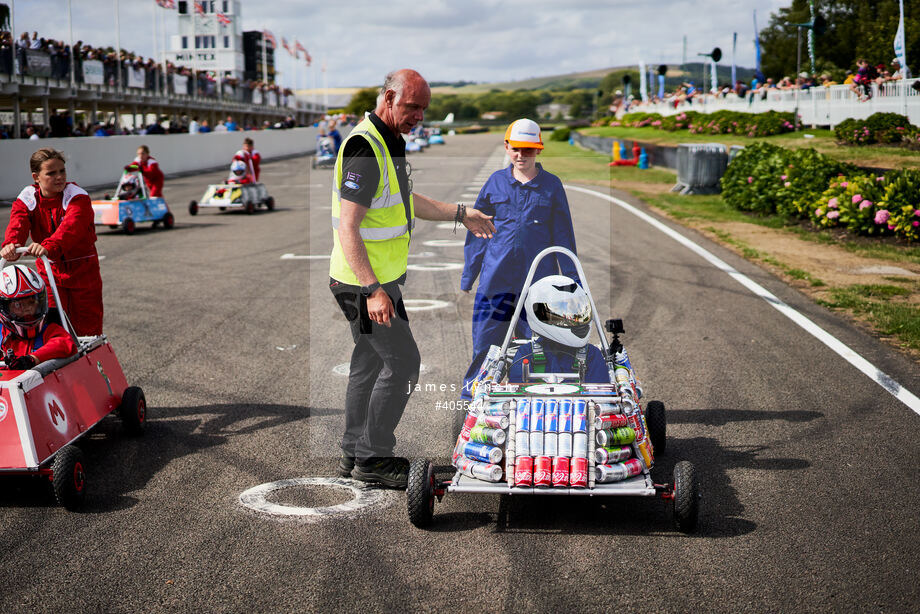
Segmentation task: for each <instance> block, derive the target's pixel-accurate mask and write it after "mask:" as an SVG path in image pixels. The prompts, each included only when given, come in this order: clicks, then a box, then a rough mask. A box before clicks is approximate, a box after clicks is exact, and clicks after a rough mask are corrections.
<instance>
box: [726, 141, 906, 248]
mask: <svg viewBox="0 0 920 614" xmlns="http://www.w3.org/2000/svg"><path fill="white" fill-rule="evenodd" d="M722 196H723V198H724V199H725V201H726V202H727V203H728V204H729V205H730V206H732V207H735V208H736V209H740V210H742V211H751V212H754V213H759V214H772V213H776V214H779V215H782V216H784V217H788V218H798V219H807V220H811V222H812V223H813V224H815V225H816V226H819V227H823V228H832V227H843V228H846V229H847V230H850V231H851V232H855V233H857V234H861V235H895V236H898V237H900V238H904V239H907V240H908V241H916V240H918V239H920V170H899V171H889V172H887V173H886V174H885V175H878V176H876V175H874V174H872V173H869V172H867V171H864V170H861V169H859V168H857V167H855V166H853V165H851V164H846V163H842V162H838V161H836V160H834V159H833V158H830V157H828V156H826V155H824V154H821V153H818V152H816V151H815V150H813V149H799V150H789V149H785V148H783V147H777V146H776V145H771V144H769V143H755V144H754V145H751V146H749V147H745V148H744V149H743V150H742V151H741V152H740V153H739V154H738V155H737V156H735V158H734V159H733V160H732V162H731V164H729V165H728V168H727V169H726V171H725V175H723V177H722Z"/></svg>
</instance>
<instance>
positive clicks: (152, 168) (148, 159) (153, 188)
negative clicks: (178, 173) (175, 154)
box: [125, 145, 163, 198]
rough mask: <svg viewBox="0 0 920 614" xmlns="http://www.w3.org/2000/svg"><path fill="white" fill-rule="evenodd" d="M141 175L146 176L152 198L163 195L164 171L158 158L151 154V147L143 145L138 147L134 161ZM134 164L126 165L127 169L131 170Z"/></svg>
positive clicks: (148, 191) (145, 179) (148, 190)
mask: <svg viewBox="0 0 920 614" xmlns="http://www.w3.org/2000/svg"><path fill="white" fill-rule="evenodd" d="M132 164H136V165H137V167H138V169H139V170H140V171H141V175H143V177H144V183H146V184H147V194H148V195H149V196H150V198H157V197H162V196H163V171H161V170H160V164H159V163H158V162H157V160H156V158H154V157H153V156H151V155H150V148H149V147H147V146H146V145H141V146H140V147H138V148H137V157H136V158H134V162H133V163H132ZM132 164H129V165H128V166H126V167H125V170H131V166H132Z"/></svg>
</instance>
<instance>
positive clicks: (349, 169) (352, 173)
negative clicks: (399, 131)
mask: <svg viewBox="0 0 920 614" xmlns="http://www.w3.org/2000/svg"><path fill="white" fill-rule="evenodd" d="M368 117H369V118H370V120H371V122H373V124H374V126H376V128H377V130H378V131H379V132H380V134H381V135H383V144H384V145H385V146H386V148H387V150H388V151H389V152H390V158H392V160H393V165H394V166H395V167H396V178H397V179H398V180H399V192H400V194H401V195H402V201H403V204H404V205H405V207H406V219H407V220H408V219H410V217H409V192H410V190H409V175H408V174H407V173H406V141H405V139H403V138H402V135H399V136H397V135H395V134H393V131H392V130H390V129H389V127H387V125H386V124H384V123H383V120H381V119H380V118H379V117H377V115H375V114H374V113H371V114H370V115H368ZM344 147H345V151H344V152H343V153H342V183H341V185H340V186H339V193H340V194H341V197H342V198H344V199H346V200H350V201H352V202H355V203H358V204H359V205H361V206H363V207H370V206H371V199H373V198H374V194H375V193H376V192H377V184H378V183H379V182H380V168H379V167H378V166H377V157H376V156H375V155H374V150H373V149H372V148H371V145H370V142H369V141H368V140H367V139H366V138H365V137H364V136H363V135H355V137H354V138H350V139H348V140H347V141H346V142H345V145H344ZM410 233H411V223H410Z"/></svg>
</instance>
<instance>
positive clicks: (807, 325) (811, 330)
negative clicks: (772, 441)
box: [564, 185, 920, 414]
mask: <svg viewBox="0 0 920 614" xmlns="http://www.w3.org/2000/svg"><path fill="white" fill-rule="evenodd" d="M564 187H565V189H567V190H574V191H576V192H582V193H584V194H590V195H592V196H597V197H598V198H603V199H605V200H608V201H610V202H612V203H613V204H615V205H617V206H619V207H621V208H622V209H624V210H625V211H627V212H629V213H632V214H633V215H635V216H636V217H638V218H639V219H641V220H643V221H645V222H648V223H649V224H651V225H652V226H654V227H655V228H657V229H658V230H660V231H661V232H663V233H664V234H666V235H668V236H669V237H671V238H672V239H674V240H675V241H677V242H678V243H680V244H681V245H683V246H684V247H686V248H687V249H689V250H690V251H692V252H694V253H696V254H697V255H698V256H700V257H702V258H703V259H704V260H706V261H708V262H709V263H710V264H712V265H713V266H714V267H716V268H717V269H719V270H720V271H723V272H725V273H726V274H728V275H729V276H731V277H732V278H733V279H734V280H735V281H737V282H738V283H739V284H741V285H742V286H744V287H745V288H747V289H748V290H750V291H751V292H752V293H753V294H755V295H756V296H759V297H760V298H762V299H763V300H765V301H767V303H769V304H770V305H771V306H772V307H773V308H774V309H776V310H777V311H779V312H780V313H781V314H783V315H784V316H786V317H787V318H789V319H790V320H792V321H793V322H794V323H795V324H797V325H798V326H799V327H801V328H802V329H803V330H804V331H805V332H807V333H808V334H810V335H812V336H813V337H814V338H815V339H817V340H818V341H820V342H821V343H823V344H824V345H826V346H827V347H828V348H830V349H831V350H832V351H834V352H835V353H836V354H837V355H838V356H840V357H841V358H843V359H844V360H846V361H847V362H848V363H850V364H851V365H853V366H854V367H856V368H857V369H859V371H861V372H862V373H863V374H864V375H865V376H866V377H868V378H869V379H871V380H872V381H874V382H875V383H876V384H878V385H879V386H881V387H882V388H884V389H885V390H887V391H888V392H889V393H890V394H891V395H892V396H894V397H895V398H896V399H898V400H899V401H901V402H902V403H904V404H905V405H907V406H908V407H909V408H910V409H912V410H913V411H914V412H916V413H917V414H920V398H918V397H917V395H915V394H914V393H912V392H911V391H910V390H908V389H907V388H905V387H904V386H902V385H901V384H899V383H898V382H896V381H895V380H894V379H893V378H892V377H891V376H890V375H888V374H887V373H885V372H883V371H882V370H881V369H879V368H878V367H876V366H875V365H873V364H872V363H871V362H869V361H868V360H866V359H865V358H863V357H862V356H860V355H859V354H857V353H856V352H854V351H853V350H851V349H850V348H849V347H848V346H847V345H846V344H844V343H843V342H842V341H840V340H839V339H837V338H836V337H834V336H833V335H831V334H830V333H828V332H827V331H825V330H824V329H823V328H821V327H820V326H818V325H817V324H815V323H814V322H812V321H811V320H809V319H808V318H806V317H805V316H804V315H802V314H801V313H799V312H798V311H796V310H795V309H793V308H792V307H790V306H789V305H787V304H786V303H784V302H783V301H781V300H780V299H779V297H777V296H776V295H774V294H773V293H772V292H770V291H769V290H767V289H766V288H764V287H763V286H761V285H760V284H758V283H757V282H755V281H754V280H752V279H751V278H750V277H748V276H747V275H744V274H743V273H741V272H739V271H738V270H736V269H735V268H734V267H732V266H731V265H729V264H728V263H727V262H725V261H724V260H722V259H721V258H719V257H718V256H716V255H714V254H713V253H711V252H709V251H708V250H706V249H705V248H703V247H701V246H699V245H697V244H696V243H694V242H693V241H691V240H690V239H688V238H687V237H685V236H683V235H682V234H680V233H678V232H677V231H675V230H673V229H672V228H669V227H668V226H666V225H665V224H663V223H661V222H660V221H658V220H656V219H655V218H653V217H652V216H650V215H648V214H646V213H644V212H642V211H640V210H639V209H636V208H635V207H633V206H632V205H630V204H629V203H627V202H625V201H622V200H620V199H619V198H615V197H613V196H610V195H609V194H604V193H602V192H597V191H595V190H589V189H587V188H580V187H577V186H572V185H565V186H564Z"/></svg>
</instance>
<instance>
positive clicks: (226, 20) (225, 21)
mask: <svg viewBox="0 0 920 614" xmlns="http://www.w3.org/2000/svg"><path fill="white" fill-rule="evenodd" d="M217 21H219V22H220V23H221V25H224V26H229V25H230V24H231V23H233V18H232V17H230V16H229V15H226V14H224V13H218V14H217Z"/></svg>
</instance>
